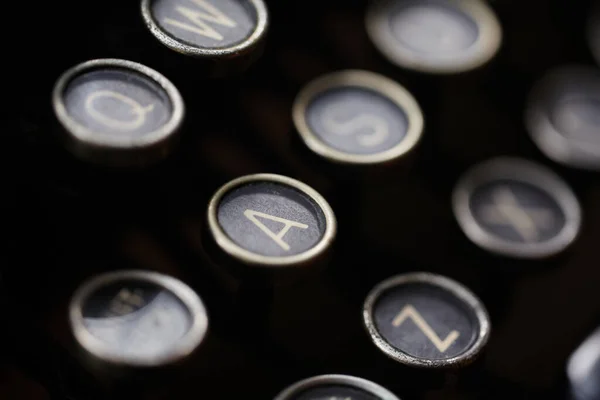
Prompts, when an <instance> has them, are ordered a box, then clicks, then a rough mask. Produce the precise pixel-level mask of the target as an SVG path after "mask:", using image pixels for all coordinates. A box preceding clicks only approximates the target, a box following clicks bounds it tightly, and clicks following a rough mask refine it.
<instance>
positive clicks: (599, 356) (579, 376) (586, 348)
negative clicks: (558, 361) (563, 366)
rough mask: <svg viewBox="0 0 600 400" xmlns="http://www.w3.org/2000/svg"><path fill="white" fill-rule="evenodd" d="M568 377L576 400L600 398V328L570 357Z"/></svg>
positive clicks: (595, 399)
mask: <svg viewBox="0 0 600 400" xmlns="http://www.w3.org/2000/svg"><path fill="white" fill-rule="evenodd" d="M567 377H568V379H569V385H570V390H571V394H572V396H573V399H574V400H597V399H600V328H598V329H596V331H595V332H593V333H592V334H591V335H590V336H589V337H588V338H587V339H586V340H585V341H584V342H583V343H582V344H581V345H580V346H579V347H578V348H577V350H575V352H573V354H572V355H571V357H569V361H568V363H567Z"/></svg>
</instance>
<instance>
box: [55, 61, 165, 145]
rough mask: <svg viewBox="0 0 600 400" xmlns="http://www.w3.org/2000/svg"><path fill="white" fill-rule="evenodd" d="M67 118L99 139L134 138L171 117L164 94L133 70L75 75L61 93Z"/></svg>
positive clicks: (110, 70) (160, 89)
mask: <svg viewBox="0 0 600 400" xmlns="http://www.w3.org/2000/svg"><path fill="white" fill-rule="evenodd" d="M63 96H64V99H63V101H64V104H65V108H66V111H67V113H68V114H69V116H70V117H71V118H72V119H73V120H75V121H76V122H77V123H78V124H80V125H82V126H84V127H85V128H86V129H87V130H88V131H90V132H93V133H98V134H102V135H103V136H106V135H108V136H117V137H120V138H123V137H132V138H137V137H141V136H144V135H145V134H148V133H151V132H154V131H156V130H158V129H160V128H162V127H163V126H164V125H165V124H166V123H167V122H168V121H169V119H170V118H171V113H172V105H171V102H170V101H169V99H168V95H167V94H166V92H165V91H164V90H163V89H162V88H161V87H160V86H158V85H157V84H156V83H154V82H153V81H151V80H150V79H149V78H146V77H145V76H142V75H141V74H139V73H136V72H133V71H126V70H123V69H116V68H114V69H113V68H107V69H105V70H94V71H89V72H86V73H84V74H82V75H80V76H77V77H76V78H75V79H73V81H71V82H70V83H69V84H68V86H67V87H66V90H65V92H64V95H63Z"/></svg>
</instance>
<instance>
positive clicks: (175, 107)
mask: <svg viewBox="0 0 600 400" xmlns="http://www.w3.org/2000/svg"><path fill="white" fill-rule="evenodd" d="M103 69H105V70H122V71H125V72H132V73H134V74H137V75H140V76H141V77H142V78H145V79H148V80H150V81H153V82H154V83H155V84H157V85H158V86H159V87H160V88H161V89H162V90H163V91H164V92H165V94H166V96H167V97H168V99H169V102H170V105H171V117H170V118H169V120H168V121H167V122H166V123H165V124H164V125H163V126H161V127H160V128H159V129H156V130H154V131H152V132H148V133H146V134H144V135H140V136H137V137H127V136H125V135H122V136H118V135H106V134H102V133H99V132H95V131H93V130H91V129H88V128H87V127H85V126H83V125H82V124H80V123H79V122H77V121H75V120H74V119H73V118H72V117H71V116H70V115H69V112H68V110H67V107H66V105H65V103H64V98H63V96H64V92H65V90H66V89H67V87H68V86H69V84H70V83H71V82H72V81H73V80H74V79H75V78H77V77H79V76H82V75H84V74H86V73H88V72H92V71H97V70H103ZM52 105H53V108H54V111H55V113H56V116H57V118H58V121H59V122H60V124H61V125H62V127H63V129H64V131H65V132H66V134H67V135H68V137H69V138H70V140H71V141H73V142H75V146H76V147H84V148H88V147H92V148H97V149H99V150H113V151H122V150H130V151H132V152H135V151H136V150H143V149H145V148H149V147H153V146H156V145H160V144H162V143H164V142H167V141H168V140H169V139H171V138H172V136H173V135H174V134H175V133H176V132H177V131H178V130H179V128H180V126H181V124H182V122H183V118H184V114H185V106H184V102H183V98H182V97H181V94H180V93H179V90H177V88H176V87H175V86H174V85H173V84H172V83H171V82H170V81H169V80H168V79H167V78H166V77H164V76H163V75H162V74H160V73H159V72H157V71H155V70H153V69H151V68H149V67H146V66H145V65H142V64H139V63H136V62H133V61H127V60H121V59H113V58H106V59H96V60H90V61H86V62H83V63H81V64H78V65H76V66H74V67H72V68H70V69H68V70H67V71H66V72H64V73H63V74H62V75H61V76H60V78H59V79H58V81H57V82H56V84H55V86H54V90H53V92H52Z"/></svg>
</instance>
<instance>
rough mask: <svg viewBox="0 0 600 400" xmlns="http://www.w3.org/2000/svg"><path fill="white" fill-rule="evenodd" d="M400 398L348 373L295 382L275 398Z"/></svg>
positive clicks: (290, 399)
mask: <svg viewBox="0 0 600 400" xmlns="http://www.w3.org/2000/svg"><path fill="white" fill-rule="evenodd" d="M333 399H340V400H342V399H344V400H348V399H352V400H399V399H398V397H396V396H395V395H394V394H393V393H391V392H390V391H388V390H387V389H385V388H383V387H381V386H379V385H378V384H376V383H373V382H371V381H368V380H366V379H362V378H356V377H353V376H348V375H321V376H315V377H313V378H308V379H305V380H302V381H300V382H297V383H295V384H293V385H292V386H290V387H288V388H287V389H285V390H284V391H283V392H281V393H279V394H278V395H277V396H276V397H275V400H333Z"/></svg>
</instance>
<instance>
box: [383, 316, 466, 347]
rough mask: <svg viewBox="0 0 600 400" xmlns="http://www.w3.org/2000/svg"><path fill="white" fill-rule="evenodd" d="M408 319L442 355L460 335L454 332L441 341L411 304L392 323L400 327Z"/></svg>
mask: <svg viewBox="0 0 600 400" xmlns="http://www.w3.org/2000/svg"><path fill="white" fill-rule="evenodd" d="M408 318H410V319H412V320H413V322H414V323H415V325H417V327H418V328H419V329H420V330H421V332H423V333H424V334H425V336H427V338H428V339H429V340H431V342H432V343H433V344H434V345H435V347H437V349H438V350H439V351H440V352H441V353H444V352H445V351H446V350H448V347H450V346H451V345H452V343H454V341H455V340H456V339H457V338H458V336H459V335H460V334H459V333H458V332H457V331H452V332H450V333H449V334H448V336H446V339H444V340H441V339H440V338H439V337H438V335H437V334H436V333H435V332H434V331H433V329H431V327H430V326H429V324H428V323H427V322H426V321H425V320H424V319H423V317H421V314H419V313H418V312H417V310H415V308H414V307H413V306H411V305H410V304H409V305H407V306H406V307H404V308H403V309H402V311H400V313H399V314H398V315H397V316H396V318H394V320H393V321H392V325H394V326H395V327H399V326H400V325H401V324H402V323H403V322H404V321H405V320H407V319H408Z"/></svg>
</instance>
